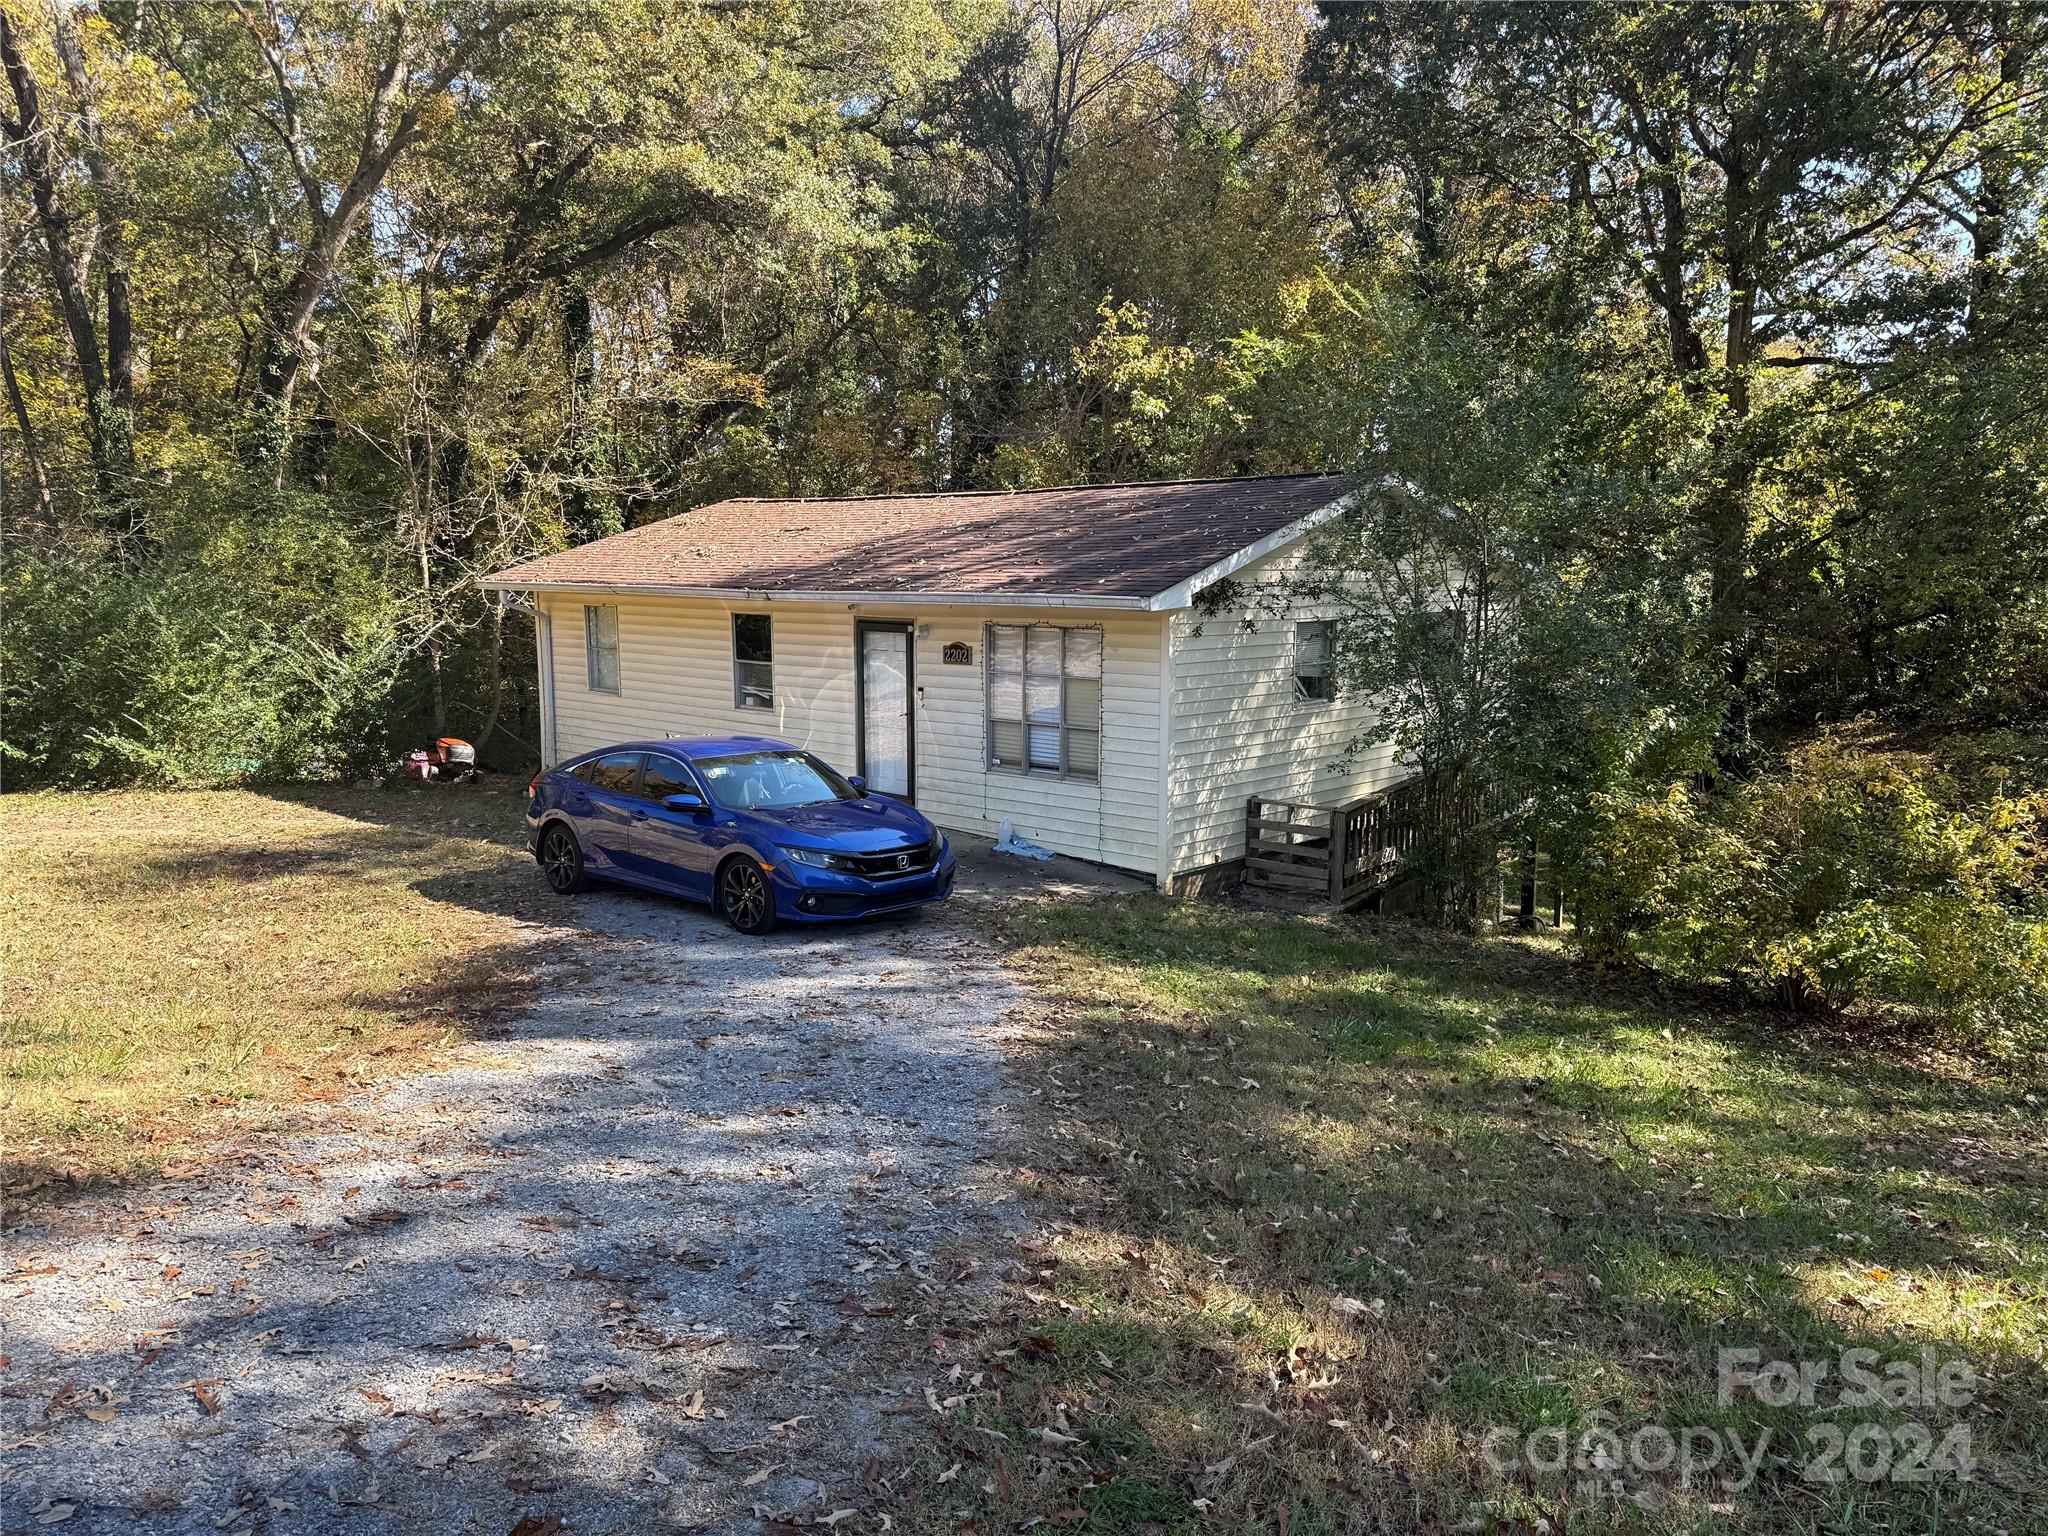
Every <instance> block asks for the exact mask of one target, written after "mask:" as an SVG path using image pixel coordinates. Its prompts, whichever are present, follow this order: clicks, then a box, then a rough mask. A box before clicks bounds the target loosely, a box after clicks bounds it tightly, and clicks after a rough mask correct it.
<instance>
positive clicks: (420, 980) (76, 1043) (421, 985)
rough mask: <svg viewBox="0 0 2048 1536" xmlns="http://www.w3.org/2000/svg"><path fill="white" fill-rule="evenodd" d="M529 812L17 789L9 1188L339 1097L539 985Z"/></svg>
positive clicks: (459, 797) (431, 797)
mask: <svg viewBox="0 0 2048 1536" xmlns="http://www.w3.org/2000/svg"><path fill="white" fill-rule="evenodd" d="M519 830H520V824H519V812H518V806H517V803H516V801H515V800H514V799H513V798H512V797H510V796H506V795H500V794H488V793H484V792H481V791H462V792H441V793H435V792H415V793H405V792H399V793H390V794H385V793H377V792H335V793H308V794H303V795H293V796H273V795H263V794H255V793H246V792H234V791H224V792H211V793H197V792H196V793H184V794H141V793H137V794H96V795H95V794H39V795H11V796H7V797H5V798H0V841H4V845H5V848H6V853H7V858H6V861H5V865H4V872H0V942H4V946H5V949H4V957H0V958H4V974H0V1009H4V1015H5V1027H6V1030H5V1041H4V1050H0V1067H4V1073H5V1082H6V1092H7V1114H8V1129H9V1135H8V1148H7V1155H8V1161H9V1164H10V1170H11V1171H10V1182H11V1183H12V1184H13V1186H14V1188H15V1190H16V1192H17V1193H21V1192H26V1191H27V1190H29V1189H31V1188H32V1187H34V1186H35V1185H36V1184H37V1183H38V1182H39V1181H41V1180H43V1179H46V1178H48V1177H50V1176H53V1175H56V1174H66V1175H94V1174H101V1173H116V1172H132V1171H135V1170H138V1169H141V1168H145V1167H148V1166H151V1165H155V1164H160V1163H162V1162H164V1161H166V1160H167V1159H170V1158H173V1157H176V1156H179V1155H182V1154H183V1153H184V1152H186V1151H188V1150H190V1148H191V1146H192V1145H193V1144H194V1143H193V1137H194V1135H195V1133H196V1132H197V1131H198V1130H199V1128H201V1127H202V1126H204V1125H205V1124H206V1123H207V1122H208V1121H209V1120H212V1119H214V1118H217V1117H218V1115H219V1113H220V1112H221V1111H223V1110H227V1109H232V1108H236V1107H238V1106H249V1105H252V1104H253V1105H257V1106H262V1105H268V1104H274V1103H284V1102H288V1101H291V1100H295V1099H306V1098H320V1097H333V1096H334V1095H335V1094H337V1093H339V1092H341V1091H345V1090H346V1089H347V1088H349V1087H350V1086H352V1085H354V1084H355V1083H357V1082H359V1081H361V1080H363V1079H364V1078H365V1077H367V1076H369V1075H374V1074H375V1073H377V1072H380V1071H384V1070H388V1069H390V1068H392V1067H394V1066H395V1065H397V1064H398V1063H399V1062H400V1061H401V1060H403V1059H409V1058H412V1057H414V1056H416V1055H417V1053H419V1052H420V1051H422V1050H429V1049H431V1048H432V1047H433V1046H434V1045H435V1044H436V1043H438V1042H442V1041H447V1040H451V1039H453V1038H456V1037H458V1036H459V1035H461V1034H463V1033H465V1032H467V1031H468V1030H469V1029H470V1028H471V1027H472V1026H473V1025H474V1024H475V1023H476V1022H477V1021H479V1020H482V1019H485V1018H488V1017H489V1016H490V1014H491V1013H492V1011H493V1010H494V1009H497V1008H500V1007H502V1006H503V1005H504V1004H505V1003H506V1002H508V1001H509V1000H511V999H512V998H514V997H516V996H517V995H518V993H519V989H520V987H521V986H522V985H523V979H524V978H523V971H522V967H521V964H520V962H519V959H518V951H519V949H520V948H521V947H522V946H521V945H520V944H519V943H518V942H516V941H515V935H514V934H513V932H512V930H511V927H510V924H509V923H508V921H507V918H506V916H505V915H504V914H506V913H510V912H514V911H517V910H518V909H519V906H520V903H521V902H523V901H525V900H528V899H530V893H531V885H532V873H531V865H530V864H529V863H528V862H527V861H526V860H525V859H524V858H523V857H522V856H521V854H520V852H519V848H518V836H519Z"/></svg>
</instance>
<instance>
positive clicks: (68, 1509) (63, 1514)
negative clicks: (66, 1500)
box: [29, 1499, 78, 1525]
mask: <svg viewBox="0 0 2048 1536" xmlns="http://www.w3.org/2000/svg"><path fill="white" fill-rule="evenodd" d="M29 1513H30V1514H32V1515H34V1516H35V1517H36V1524H37V1525H55V1524H56V1523H57V1522H58V1521H59V1520H69V1519H70V1518H71V1517H72V1516H73V1515H75V1514H77V1513H78V1506H77V1505H76V1504H52V1503H51V1502H50V1501H49V1500H48V1499H45V1500H43V1502H42V1503H40V1504H38V1505H37V1506H36V1507H35V1508H34V1509H32V1510H30V1511H29Z"/></svg>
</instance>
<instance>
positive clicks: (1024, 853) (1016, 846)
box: [996, 821, 1052, 859]
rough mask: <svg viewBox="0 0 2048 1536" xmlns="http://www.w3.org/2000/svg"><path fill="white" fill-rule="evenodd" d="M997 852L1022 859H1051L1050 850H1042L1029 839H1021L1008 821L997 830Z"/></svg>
mask: <svg viewBox="0 0 2048 1536" xmlns="http://www.w3.org/2000/svg"><path fill="white" fill-rule="evenodd" d="M996 852H997V853H1008V854H1014V855H1016V857H1018V858H1020V859H1049V858H1051V857H1052V850H1051V849H1050V848H1041V847H1040V846H1039V845H1038V844H1036V843H1034V842H1032V841H1031V840H1030V839H1029V838H1024V837H1019V836H1018V835H1017V829H1016V828H1015V827H1013V826H1011V825H1010V824H1009V823H1008V822H1007V821H1006V822H1004V823H1003V824H1002V825H1001V826H999V827H997V828H996Z"/></svg>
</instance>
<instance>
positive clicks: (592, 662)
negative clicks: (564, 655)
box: [583, 603, 619, 693]
mask: <svg viewBox="0 0 2048 1536" xmlns="http://www.w3.org/2000/svg"><path fill="white" fill-rule="evenodd" d="M583 654H584V657H585V658H586V660H587V661H588V663H589V666H590V686H591V688H592V690H593V691H595V692H597V693H617V692H618V691H619V610H618V608H617V606H616V605H615V604H612V603H588V604H585V605H584V609H583Z"/></svg>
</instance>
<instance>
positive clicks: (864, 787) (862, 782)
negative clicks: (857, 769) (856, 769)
mask: <svg viewBox="0 0 2048 1536" xmlns="http://www.w3.org/2000/svg"><path fill="white" fill-rule="evenodd" d="M846 782H847V783H849V784H851V785H852V786H853V787H854V788H855V789H857V790H859V791H860V792H861V793H862V794H866V793H867V792H868V781H867V780H866V779H864V778H862V777H861V776H860V775H859V774H857V773H855V774H849V775H848V776H847V779H846Z"/></svg>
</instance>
